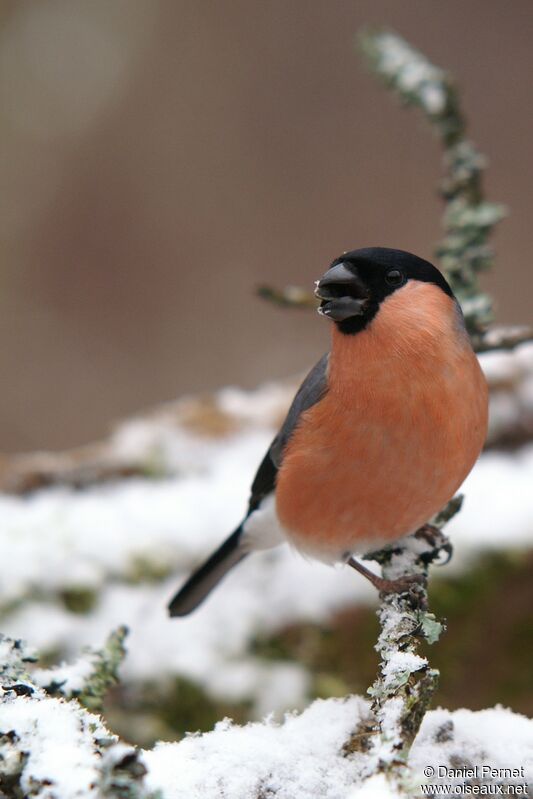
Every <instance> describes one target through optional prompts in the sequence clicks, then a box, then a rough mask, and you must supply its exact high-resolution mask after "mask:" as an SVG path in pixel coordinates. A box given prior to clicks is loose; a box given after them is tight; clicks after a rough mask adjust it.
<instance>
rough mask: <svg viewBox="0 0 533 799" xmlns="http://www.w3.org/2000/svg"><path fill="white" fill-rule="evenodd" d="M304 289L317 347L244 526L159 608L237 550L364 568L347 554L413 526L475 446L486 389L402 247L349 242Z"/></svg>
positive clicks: (436, 289) (184, 602) (189, 593)
mask: <svg viewBox="0 0 533 799" xmlns="http://www.w3.org/2000/svg"><path fill="white" fill-rule="evenodd" d="M315 294H316V296H317V297H318V298H319V299H320V300H321V304H320V307H319V309H318V310H319V313H320V314H321V315H322V316H324V317H326V318H328V319H331V320H332V322H333V326H332V345H331V352H329V353H327V354H326V355H324V356H323V357H322V358H321V359H320V360H319V361H318V363H317V364H316V366H315V367H314V368H313V369H312V370H311V371H310V373H309V374H308V375H307V377H306V378H305V380H304V382H303V383H302V385H301V386H300V389H299V390H298V392H297V394H296V396H295V398H294V400H293V403H292V405H291V407H290V409H289V412H288V414H287V418H286V419H285V421H284V423H283V425H282V427H281V429H280V431H279V433H278V434H277V436H276V437H275V438H274V440H273V442H272V444H271V446H270V448H269V450H268V452H267V453H266V455H265V457H264V458H263V461H262V462H261V465H260V466H259V469H258V471H257V474H256V476H255V479H254V481H253V483H252V490H251V497H250V501H249V505H248V511H247V513H246V516H245V517H244V520H243V521H242V522H241V524H240V525H239V526H238V528H237V529H236V530H235V532H234V533H232V534H231V535H230V537H229V538H228V539H227V540H226V541H225V542H224V543H223V544H222V545H221V546H220V547H219V549H217V551H216V552H215V553H214V554H213V555H211V557H210V558H209V559H208V560H207V561H206V563H204V564H203V566H201V567H200V568H199V569H198V570H197V571H196V572H195V573H194V574H193V575H192V576H191V577H190V578H189V580H188V581H187V582H186V583H185V585H184V586H183V587H182V588H181V589H180V591H179V592H178V593H177V594H176V596H175V597H174V598H173V599H172V601H171V603H170V605H169V612H170V615H171V616H184V615H186V614H187V613H190V612H191V611H192V610H194V609H195V608H196V607H197V606H198V605H199V604H200V602H202V601H203V600H204V599H205V597H206V596H207V595H208V593H209V592H210V591H211V589H212V588H214V586H215V585H216V584H217V583H218V582H219V581H220V580H221V579H222V578H223V577H224V575H225V574H226V573H227V572H228V571H229V569H231V568H232V567H233V566H235V565H236V564H237V563H239V561H241V560H242V559H243V558H244V557H246V555H248V554H249V553H250V552H253V551H254V550H259V549H265V548H269V547H273V546H276V545H277V544H280V543H282V542H283V541H289V542H290V543H291V544H292V545H293V546H294V547H296V549H298V550H300V551H301V552H302V553H305V554H306V555H310V556H312V557H315V558H318V559H319V560H322V561H326V562H328V563H335V562H348V563H349V564H350V565H351V566H354V567H355V568H356V569H358V570H359V571H362V572H366V571H367V570H365V569H364V567H363V566H362V565H361V564H358V562H357V561H355V560H354V558H353V555H354V554H365V553H368V552H373V551H376V550H378V549H380V548H382V547H384V546H386V545H387V544H391V543H392V542H394V541H395V540H397V539H399V538H401V537H403V536H405V535H407V534H410V533H414V532H415V531H416V530H417V529H418V528H419V527H420V526H421V525H423V524H424V523H425V522H426V521H427V520H428V519H429V518H431V516H433V514H435V513H436V512H437V511H439V510H440V509H441V508H442V507H443V506H444V505H445V504H446V502H447V501H448V500H449V499H450V498H451V497H452V496H453V494H454V493H455V491H456V490H457V489H458V488H459V486H460V485H461V483H462V482H463V480H464V479H465V477H466V476H467V474H468V473H469V472H470V470H471V469H472V467H473V465H474V463H475V461H476V459H477V457H478V455H479V453H480V451H481V448H482V446H483V442H484V440H485V436H486V432H487V411H488V391H487V385H486V382H485V379H484V376H483V373H482V371H481V369H480V366H479V363H478V361H477V358H476V356H475V354H474V352H473V350H472V347H471V345H470V341H469V338H468V335H467V332H466V329H465V325H464V320H463V315H462V312H461V309H460V307H459V304H458V302H457V300H456V299H455V297H454V295H453V292H452V290H451V289H450V286H449V285H448V283H447V282H446V280H445V279H444V277H443V275H442V274H441V273H440V272H439V271H438V269H436V268H435V267H434V266H432V264H430V263H428V261H424V260H423V259H422V258H418V257H417V256H416V255H411V254H410V253H407V252H403V251H402V250H392V249H386V248H383V247H375V248H367V249H362V250H354V251H352V252H347V253H345V254H344V255H342V256H341V257H340V258H337V259H336V260H335V261H333V263H332V264H331V266H330V268H329V269H328V271H327V272H326V273H325V275H324V276H323V277H322V278H321V279H320V280H318V281H317V282H316V290H315ZM366 576H368V574H367V575H366ZM372 581H373V582H374V584H375V585H376V586H377V587H378V588H380V590H401V589H402V588H403V589H405V581H403V582H402V581H399V582H398V584H397V585H396V581H385V580H382V579H381V578H379V577H377V576H374V578H373V580H372Z"/></svg>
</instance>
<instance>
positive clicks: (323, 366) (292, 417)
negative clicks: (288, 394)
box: [248, 352, 329, 513]
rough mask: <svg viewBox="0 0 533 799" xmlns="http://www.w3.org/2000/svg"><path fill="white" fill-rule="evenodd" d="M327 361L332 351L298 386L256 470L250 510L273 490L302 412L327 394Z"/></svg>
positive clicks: (324, 356) (323, 357)
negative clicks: (288, 444) (287, 446)
mask: <svg viewBox="0 0 533 799" xmlns="http://www.w3.org/2000/svg"><path fill="white" fill-rule="evenodd" d="M328 361H329V352H328V353H326V354H325V355H323V356H322V358H321V359H320V360H319V361H318V363H317V364H315V366H313V368H312V369H311V371H310V372H309V374H308V375H307V377H306V378H305V380H304V381H303V383H302V385H301V386H300V388H299V389H298V391H297V393H296V396H295V397H294V399H293V401H292V405H291V407H290V408H289V412H288V413H287V416H286V418H285V421H284V422H283V425H282V426H281V429H280V431H279V433H278V434H277V436H276V437H275V439H274V441H273V442H272V444H271V445H270V447H269V449H268V451H267V453H266V455H265V457H264V458H263V460H262V461H261V465H260V466H259V469H258V470H257V474H256V475H255V478H254V481H253V483H252V494H251V497H250V504H249V508H248V513H251V512H252V511H253V510H255V509H256V508H257V506H258V505H259V504H260V502H261V500H262V499H263V498H264V497H265V496H266V495H267V494H270V493H271V491H273V490H274V487H275V485H276V476H277V473H278V469H279V467H280V466H281V462H282V460H283V451H284V449H285V447H286V445H287V442H288V440H289V439H290V437H291V435H292V433H293V431H294V428H295V427H296V425H297V424H298V421H299V419H300V414H302V413H303V412H304V411H306V410H307V409H308V408H311V407H312V406H313V405H316V403H317V402H319V401H320V400H321V399H322V397H323V396H324V395H325V394H326V392H327V390H328Z"/></svg>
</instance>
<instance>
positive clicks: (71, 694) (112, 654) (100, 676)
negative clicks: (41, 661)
mask: <svg viewBox="0 0 533 799" xmlns="http://www.w3.org/2000/svg"><path fill="white" fill-rule="evenodd" d="M127 634H128V629H127V627H119V628H118V629H117V630H114V631H113V632H112V633H111V634H110V635H109V637H108V639H107V641H106V642H105V644H104V646H103V647H102V649H97V650H95V651H92V650H90V649H89V650H88V651H87V652H86V653H85V654H84V655H82V657H80V658H79V659H78V660H77V661H76V662H75V663H72V664H65V663H64V664H62V665H60V666H55V667H53V668H50V669H36V670H35V672H34V673H33V675H32V678H33V680H34V682H35V683H36V684H37V685H39V686H40V687H41V688H43V689H44V690H45V691H46V693H47V694H49V695H50V696H58V695H59V696H63V697H64V698H66V699H77V700H78V701H79V702H80V704H82V705H84V706H85V707H86V708H87V709H88V710H92V711H100V710H101V709H102V705H103V701H104V698H105V695H106V694H107V692H108V690H109V689H110V688H111V687H112V686H113V685H116V684H117V683H118V681H119V677H118V670H119V667H120V665H121V663H122V661H123V660H124V657H125V656H126V648H125V646H124V641H125V639H126V636H127Z"/></svg>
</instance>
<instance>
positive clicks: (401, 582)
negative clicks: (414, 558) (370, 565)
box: [346, 557, 426, 594]
mask: <svg viewBox="0 0 533 799" xmlns="http://www.w3.org/2000/svg"><path fill="white" fill-rule="evenodd" d="M346 562H347V563H348V565H349V566H351V567H352V569H355V570H356V571H357V572H359V574H362V575H363V577H366V579H367V580H369V581H370V582H371V583H372V585H373V586H375V587H376V588H377V589H378V591H379V593H380V594H405V593H416V589H417V588H418V587H423V586H425V583H426V578H425V577H424V576H423V575H422V574H409V575H405V576H404V577H398V578H397V579H396V580H386V579H385V578H384V577H379V576H378V575H377V574H374V572H372V571H370V569H367V568H366V566H363V564H362V563H359V561H358V560H356V559H355V558H353V557H350V558H348V560H347V561H346Z"/></svg>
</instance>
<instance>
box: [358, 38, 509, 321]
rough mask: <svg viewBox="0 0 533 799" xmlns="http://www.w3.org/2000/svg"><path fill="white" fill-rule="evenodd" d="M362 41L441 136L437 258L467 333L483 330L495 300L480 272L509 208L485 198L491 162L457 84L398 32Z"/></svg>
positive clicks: (377, 67)
mask: <svg viewBox="0 0 533 799" xmlns="http://www.w3.org/2000/svg"><path fill="white" fill-rule="evenodd" d="M360 42H361V48H362V51H363V53H364V55H365V56H366V59H367V62H368V64H369V66H370V68H371V69H372V71H373V72H375V74H376V75H377V76H378V77H380V78H381V79H382V80H383V81H384V82H385V83H386V85H387V86H388V87H389V88H391V89H393V90H394V91H395V92H396V94H397V95H398V96H399V98H400V100H401V101H402V102H403V103H404V104H405V105H407V106H414V107H417V108H420V109H421V110H422V112H423V113H424V115H425V116H426V118H427V119H428V121H429V122H430V124H431V126H432V128H433V130H434V131H435V133H436V134H437V136H438V138H439V139H440V142H441V145H442V147H443V150H444V166H445V170H446V174H445V177H444V178H443V180H442V181H441V184H440V187H439V190H440V194H441V196H442V198H443V199H444V201H445V203H446V206H445V210H444V215H443V226H444V237H443V239H442V240H441V241H440V242H439V244H438V245H437V248H436V256H437V259H438V261H439V264H440V267H441V269H442V270H443V272H444V273H445V274H446V276H447V277H448V279H449V281H450V284H451V286H452V288H453V291H454V293H455V294H456V296H457V298H458V299H459V302H460V303H461V305H462V307H463V312H464V314H465V319H466V322H467V327H468V329H469V331H470V332H471V333H479V332H481V331H482V330H483V329H484V328H485V327H486V325H487V323H488V322H490V321H491V320H492V301H491V299H490V297H489V296H488V295H486V294H483V293H482V292H481V290H480V287H479V283H478V274H479V272H481V271H484V270H486V269H489V268H490V267H491V266H492V265H493V260H494V253H493V249H492V247H491V246H490V245H489V238H490V235H491V233H492V231H493V228H494V226H495V225H496V224H497V222H499V221H500V220H501V219H503V217H504V216H505V214H506V210H505V207H504V206H503V205H499V204H496V203H491V202H487V201H486V200H485V197H484V191H483V170H484V169H485V167H486V163H487V162H486V159H485V156H483V155H482V154H481V153H480V152H479V150H478V149H477V148H476V146H475V145H474V144H473V143H472V142H471V141H470V140H469V139H468V138H467V136H466V121H465V117H464V115H463V113H462V110H461V107H460V103H459V93H458V90H457V87H456V85H455V82H454V80H453V78H452V77H451V76H450V75H449V74H448V73H447V72H445V71H444V70H443V69H441V68H440V67H437V66H435V65H434V64H432V63H431V62H430V61H429V60H428V59H427V58H426V57H425V56H424V55H423V54H422V53H419V52H418V51H417V50H415V49H414V48H413V47H411V45H409V44H408V43H407V42H406V41H404V40H403V39H402V38H401V37H399V36H397V35H396V34H394V33H391V32H389V31H374V32H371V31H367V32H365V33H363V34H362V35H361V37H360Z"/></svg>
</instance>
